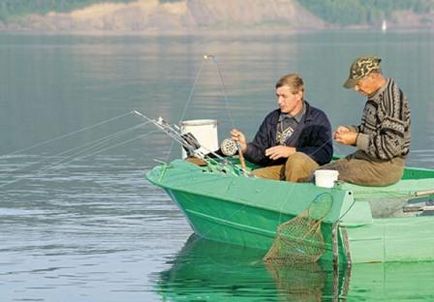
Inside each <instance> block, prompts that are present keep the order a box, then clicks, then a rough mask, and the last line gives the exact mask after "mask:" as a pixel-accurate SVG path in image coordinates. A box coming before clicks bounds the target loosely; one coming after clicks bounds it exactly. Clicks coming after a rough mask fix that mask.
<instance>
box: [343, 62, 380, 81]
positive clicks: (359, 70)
mask: <svg viewBox="0 0 434 302" xmlns="http://www.w3.org/2000/svg"><path fill="white" fill-rule="evenodd" d="M380 62H381V58H379V57H375V56H370V57H359V58H357V59H355V60H354V62H353V64H351V67H350V75H349V76H348V79H347V80H346V81H345V83H344V87H345V88H354V86H356V84H357V82H358V81H359V80H360V79H362V78H364V77H366V76H367V75H368V74H370V73H371V72H372V71H377V70H380Z"/></svg>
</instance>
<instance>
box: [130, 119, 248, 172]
mask: <svg viewBox="0 0 434 302" xmlns="http://www.w3.org/2000/svg"><path fill="white" fill-rule="evenodd" d="M132 112H133V113H135V114H137V115H138V116H140V117H142V118H144V119H146V120H147V121H148V122H150V123H152V124H153V125H154V126H156V127H157V128H159V129H160V130H162V131H163V132H164V133H166V135H168V136H169V137H170V138H172V139H173V140H174V141H175V142H177V143H178V144H180V145H181V146H182V147H184V148H185V150H186V151H187V154H188V155H189V156H194V157H198V158H200V159H202V160H204V161H205V162H207V163H208V164H210V166H213V167H219V168H220V170H221V171H226V169H224V167H225V166H230V167H231V169H232V170H233V171H235V174H236V175H240V174H241V175H246V173H245V169H244V168H239V167H238V166H236V165H235V164H233V163H232V162H231V161H229V160H227V158H225V157H223V156H221V155H219V154H217V153H216V152H214V151H212V150H209V149H208V148H206V147H205V146H203V145H201V144H200V143H199V141H198V140H197V139H196V138H195V137H194V135H193V134H192V133H190V132H187V133H182V131H181V129H180V127H179V126H177V125H175V124H173V125H170V124H169V123H167V122H166V121H165V120H164V119H163V118H162V117H159V118H158V119H157V120H155V119H152V118H150V117H148V116H146V115H145V114H143V113H141V112H139V111H137V110H133V111H132ZM210 154H211V155H212V156H210ZM215 158H216V159H218V160H216V159H215Z"/></svg>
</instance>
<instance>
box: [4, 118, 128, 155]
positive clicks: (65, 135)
mask: <svg viewBox="0 0 434 302" xmlns="http://www.w3.org/2000/svg"><path fill="white" fill-rule="evenodd" d="M130 114H131V112H128V113H124V114H121V115H118V116H115V117H112V118H110V119H107V120H104V121H101V122H98V123H96V124H93V125H91V126H88V127H85V128H81V129H79V130H75V131H72V132H70V133H66V134H63V135H60V136H57V137H54V138H52V139H49V140H46V141H42V142H40V143H36V144H34V145H32V146H29V147H26V148H23V149H20V150H16V151H13V152H10V153H7V154H3V155H1V156H8V155H12V154H17V153H21V152H23V151H28V150H31V149H34V148H36V147H39V146H42V145H46V144H49V143H51V142H53V141H57V140H59V139H62V138H66V137H68V136H71V135H74V134H77V133H80V132H82V131H86V130H89V129H92V128H95V127H98V126H101V125H103V124H106V123H109V122H111V121H114V120H117V119H120V118H123V117H125V116H127V115H130Z"/></svg>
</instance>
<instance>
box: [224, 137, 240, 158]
mask: <svg viewBox="0 0 434 302" xmlns="http://www.w3.org/2000/svg"><path fill="white" fill-rule="evenodd" d="M220 150H221V151H222V153H223V154H224V155H226V156H233V155H235V154H236V153H237V152H238V146H237V143H236V142H235V141H234V140H232V139H230V138H225V139H224V140H223V141H222V142H221V144H220Z"/></svg>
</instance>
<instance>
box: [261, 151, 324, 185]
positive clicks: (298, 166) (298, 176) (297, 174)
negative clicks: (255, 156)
mask: <svg viewBox="0 0 434 302" xmlns="http://www.w3.org/2000/svg"><path fill="white" fill-rule="evenodd" d="M318 167H319V165H318V164H317V163H316V162H315V161H314V160H313V159H312V158H310V157H309V156H308V155H306V154H305V153H302V152H296V153H294V154H292V155H290V156H289V157H288V159H287V160H286V163H285V164H284V165H276V166H269V167H264V168H259V169H256V170H253V175H256V176H258V177H262V178H268V179H276V180H287V181H292V182H303V181H307V180H308V179H309V177H310V175H311V174H312V173H313V171H315V169H317V168H318Z"/></svg>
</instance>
